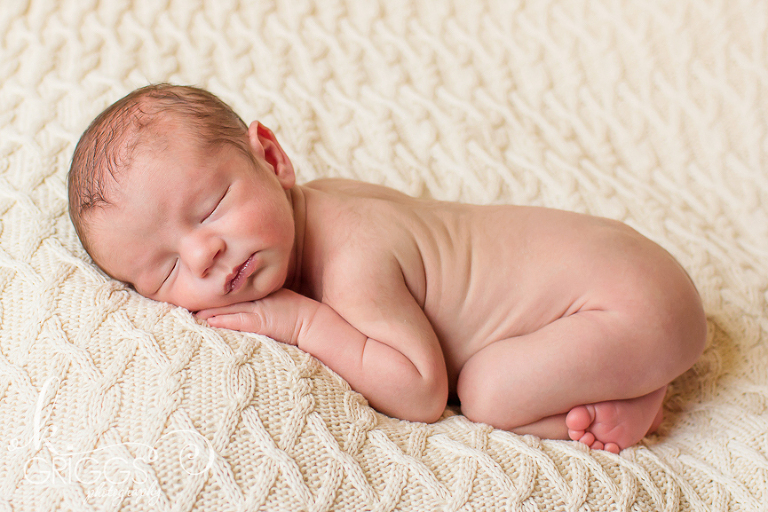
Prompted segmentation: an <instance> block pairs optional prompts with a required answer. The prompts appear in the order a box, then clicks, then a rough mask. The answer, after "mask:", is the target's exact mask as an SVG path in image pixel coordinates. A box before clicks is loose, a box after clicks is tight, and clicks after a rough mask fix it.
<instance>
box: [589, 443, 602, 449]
mask: <svg viewBox="0 0 768 512" xmlns="http://www.w3.org/2000/svg"><path fill="white" fill-rule="evenodd" d="M604 447H605V446H604V445H603V443H601V442H600V441H595V442H594V443H592V446H590V448H592V449H593V450H602V449H603V448H604Z"/></svg>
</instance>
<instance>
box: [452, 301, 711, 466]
mask: <svg viewBox="0 0 768 512" xmlns="http://www.w3.org/2000/svg"><path fill="white" fill-rule="evenodd" d="M644 320H645V322H646V324H648V323H649V322H648V321H647V319H644ZM642 322H643V319H639V320H638V321H637V322H635V321H632V320H631V317H630V316H627V315H622V314H621V313H619V312H615V311H613V312H610V311H597V310H595V311H583V312H578V313H575V314H573V315H571V316H568V317H563V318H561V319H559V320H556V321H555V322H552V323H551V324H548V325H546V326H544V327H543V328H541V329H539V330H538V331H535V332H532V333H530V334H526V335H524V336H519V337H515V338H510V339H505V340H501V341H497V342H495V343H492V344H490V345H488V346H487V347H485V348H483V349H482V350H480V351H478V352H477V353H476V354H475V355H473V356H472V357H471V358H470V359H469V360H468V361H467V362H466V363H465V365H464V367H463V368H462V370H461V373H460V374H459V379H458V384H457V392H458V395H459V399H460V400H461V405H462V413H463V414H464V415H465V416H467V418H469V419H471V420H473V421H478V422H482V423H488V424H490V425H492V426H494V427H496V428H501V429H505V430H510V431H513V432H516V433H519V434H533V435H537V436H539V437H544V438H550V439H574V440H578V441H581V442H584V443H586V444H587V445H589V446H591V447H593V448H606V449H608V450H610V451H614V452H618V451H619V450H620V449H624V448H626V447H628V446H631V445H633V444H635V443H636V442H638V441H639V440H640V439H642V438H643V437H644V436H645V435H646V434H647V433H648V432H649V431H650V430H653V429H655V428H656V427H658V423H660V421H661V403H662V400H663V398H664V391H665V389H666V386H667V384H668V383H669V382H670V381H671V380H672V379H674V378H675V377H677V376H678V375H680V374H681V373H683V372H684V371H686V370H687V369H688V368H690V366H691V365H693V363H694V361H695V360H696V358H697V357H698V356H699V354H700V352H701V349H702V346H703V340H702V339H700V338H702V334H701V329H698V330H697V329H693V330H692V331H695V332H691V333H690V335H688V336H685V335H684V336H680V338H682V339H674V338H675V336H674V334H673V333H672V334H670V335H669V336H667V335H666V333H664V334H662V335H659V332H662V331H659V330H658V329H647V328H645V327H644V325H643V323H642ZM679 332H683V330H679Z"/></svg>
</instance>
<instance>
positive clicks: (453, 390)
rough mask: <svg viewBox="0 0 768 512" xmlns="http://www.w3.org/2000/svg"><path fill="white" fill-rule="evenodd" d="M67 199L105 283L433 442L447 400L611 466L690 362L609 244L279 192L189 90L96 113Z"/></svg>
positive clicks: (359, 197) (682, 320)
mask: <svg viewBox="0 0 768 512" xmlns="http://www.w3.org/2000/svg"><path fill="white" fill-rule="evenodd" d="M68 183H69V200H70V215H71V217H72V221H73V223H74V225H75V228H76V230H77V233H78V236H79V237H80V240H81V241H82V243H83V246H84V247H85V248H86V250H87V251H88V253H89V254H90V255H91V257H92V258H93V260H94V262H95V263H96V264H98V265H99V266H100V267H101V268H102V269H103V270H104V272H106V273H107V274H109V275H110V276H112V277H113V278H115V279H119V280H121V281H124V282H126V283H128V284H130V285H131V286H132V287H133V288H134V289H135V290H136V291H137V292H138V293H140V294H142V295H144V296H146V297H149V298H150V299H154V300H158V301H165V302H169V303H171V304H175V305H178V306H181V307H184V308H187V309H188V310H190V311H193V312H195V313H196V315H197V316H198V317H199V318H201V319H204V320H206V321H207V322H208V324H209V325H210V326H213V327H217V328H226V329H235V330H240V331H249V332H253V333H258V334H264V335H266V336H269V337H271V338H274V339H275V340H278V341H281V342H283V343H288V344H291V345H295V346H297V347H298V348H299V349H301V350H304V351H306V352H308V353H310V354H312V355H313V356H314V357H316V358H318V359H319V360H320V361H322V362H323V363H324V364H325V365H327V366H328V367H329V368H331V369H332V370H334V371H335V372H336V373H338V374H339V375H340V376H341V377H343V378H344V379H345V380H346V381H347V382H348V383H349V384H350V386H351V387H352V388H353V389H354V390H356V391H358V392H360V393H361V394H362V395H363V396H365V398H366V399H367V400H368V402H369V403H370V404H371V406H373V407H374V408H376V409H377V410H378V411H380V412H382V413H384V414H387V415H389V416H393V417H396V418H400V419H404V420H410V421H421V422H434V421H436V420H437V419H438V418H439V417H440V416H441V414H442V413H443V411H444V409H445V407H446V403H447V401H449V400H458V401H459V403H460V405H461V411H462V414H464V415H465V416H466V417H467V418H469V419H470V420H472V421H476V422H482V423H486V424H489V425H492V426H493V427H496V428H499V429H505V430H509V431H512V432H515V433H518V434H533V435H536V436H539V437H543V438H549V439H573V440H576V441H580V442H582V443H585V444H586V445H588V446H590V447H592V448H594V449H605V450H608V451H611V452H615V453H617V452H619V451H620V450H621V449H623V448H626V447H628V446H630V445H633V444H635V443H637V442H638V441H639V440H640V439H642V438H643V437H644V436H645V435H646V434H647V433H649V432H651V431H653V430H655V429H656V427H658V425H659V423H660V422H661V419H662V401H663V399H664V394H665V390H666V387H667V385H668V383H669V382H670V381H671V380H672V379H674V378H675V377H677V376H678V375H680V374H681V373H683V372H685V371H686V370H687V369H689V368H690V367H691V366H692V365H693V363H694V362H695V361H696V359H697V357H698V356H699V355H700V354H701V352H702V350H703V347H704V342H705V338H706V321H705V316H704V312H703V309H702V305H701V301H700V298H699V295H698V293H697V291H696V288H695V286H694V285H693V283H692V282H691V280H690V279H689V277H688V275H687V274H686V272H685V271H684V270H683V269H682V268H681V267H680V265H679V264H678V263H677V262H676V261H675V259H674V258H673V257H672V256H670V254H669V253H667V252H666V251H665V250H664V249H662V248H661V247H659V246H658V245H656V244H655V243H653V242H651V241H650V240H648V239H647V238H644V237H643V236H641V235H640V234H638V233H637V232H636V231H634V230H632V229H631V228H629V227H627V226H626V225H624V224H622V223H620V222H616V221H612V220H607V219H603V218H597V217H591V216H587V215H581V214H576V213H569V212H564V211H559V210H552V209H546V208H534V207H524V206H509V205H500V206H477V205H468V204H458V203H451V202H442V201H435V200H425V199H416V198H412V197H409V196H406V195H404V194H402V193H399V192H397V191H395V190H392V189H389V188H385V187H381V186H376V185H371V184H367V183H360V182H356V181H349V180H341V179H323V180H317V181H313V182H310V183H307V184H304V185H298V184H296V179H295V174H294V169H293V166H292V164H291V161H290V159H289V158H288V155H286V153H285V151H284V150H283V149H282V148H281V146H280V144H279V143H278V141H277V139H276V137H275V135H274V134H273V133H272V132H271V131H270V130H269V129H267V128H265V127H264V126H263V125H261V124H260V123H258V122H253V123H251V124H250V126H248V125H246V124H245V123H243V121H242V120H241V119H240V117H239V116H238V115H237V114H235V112H233V110H232V109H231V108H230V107H229V106H227V105H226V104H225V103H223V102H222V101H221V100H220V99H218V98H217V97H216V96H214V95H212V94H210V93H208V92H206V91H204V90H200V89H197V88H192V87H182V86H173V85H167V84H162V85H152V86H148V87H144V88H142V89H139V90H136V91H134V92H132V93H131V94H129V95H128V96H126V97H125V98H123V99H121V100H119V101H117V102H116V103H115V104H113V105H112V106H110V107H109V108H108V109H107V110H105V111H104V112H103V113H101V114H100V115H99V116H98V117H97V118H96V119H95V120H94V121H93V122H92V123H91V125H90V126H89V127H88V129H87V130H86V131H85V133H84V134H83V136H82V137H81V139H80V141H79V143H78V145H77V148H76V150H75V154H74V157H73V159H72V167H71V169H70V174H69V181H68Z"/></svg>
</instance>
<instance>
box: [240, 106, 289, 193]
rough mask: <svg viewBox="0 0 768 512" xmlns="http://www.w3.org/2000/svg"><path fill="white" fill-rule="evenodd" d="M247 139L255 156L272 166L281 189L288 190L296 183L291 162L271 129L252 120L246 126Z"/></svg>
mask: <svg viewBox="0 0 768 512" xmlns="http://www.w3.org/2000/svg"><path fill="white" fill-rule="evenodd" d="M248 141H249V142H250V144H251V149H252V150H253V152H254V153H255V154H256V157H257V158H260V159H263V160H265V161H266V162H267V163H268V164H269V165H271V166H272V168H273V169H274V172H275V176H277V180H278V181H279V182H280V184H281V185H282V186H283V189H285V190H288V189H289V188H291V187H293V185H294V184H295V183H296V174H295V173H294V171H293V164H292V163H291V159H290V158H288V155H287V154H285V151H283V148H282V147H280V143H279V142H277V139H276V138H275V134H274V133H272V130H270V129H269V128H267V127H266V126H264V125H263V124H261V123H260V122H258V121H254V122H252V123H251V125H250V126H249V127H248Z"/></svg>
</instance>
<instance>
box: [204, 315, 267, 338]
mask: <svg viewBox="0 0 768 512" xmlns="http://www.w3.org/2000/svg"><path fill="white" fill-rule="evenodd" d="M206 320H207V322H208V325H210V326H211V327H220V328H224V329H232V330H233V331H248V332H252V333H256V334H267V335H268V334H269V333H267V332H264V324H263V321H262V319H261V317H260V316H259V315H256V314H254V313H245V312H237V313H225V314H221V315H215V316H210V317H208V318H207V319H206Z"/></svg>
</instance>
